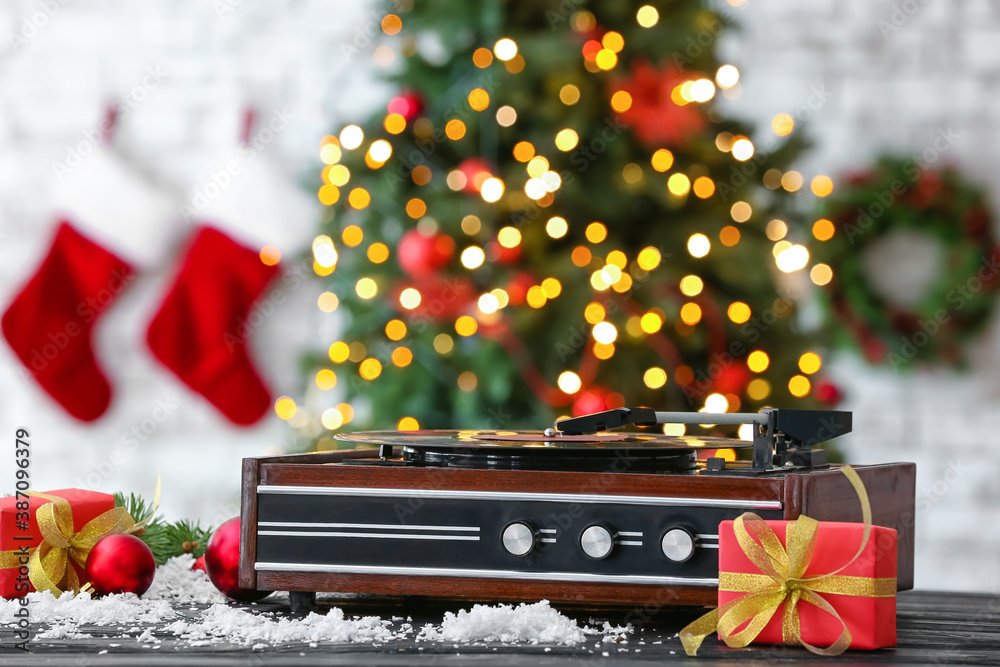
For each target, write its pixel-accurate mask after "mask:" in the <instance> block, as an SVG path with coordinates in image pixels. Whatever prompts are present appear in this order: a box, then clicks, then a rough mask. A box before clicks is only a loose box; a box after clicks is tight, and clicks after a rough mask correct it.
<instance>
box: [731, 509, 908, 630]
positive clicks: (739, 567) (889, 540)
mask: <svg viewBox="0 0 1000 667" xmlns="http://www.w3.org/2000/svg"><path fill="white" fill-rule="evenodd" d="M763 523H766V524H767V526H769V527H770V528H771V530H773V531H774V533H775V535H776V536H777V538H778V539H779V540H780V541H781V544H782V546H783V547H786V548H787V544H786V540H785V537H786V532H787V528H788V525H789V524H792V523H795V522H794V521H765V522H763ZM733 524H734V522H733V521H723V522H722V523H721V524H719V607H720V608H721V607H722V606H723V605H724V604H726V603H728V602H732V601H733V600H736V599H738V598H741V597H743V596H744V595H746V593H745V592H736V591H734V590H725V589H726V586H727V584H730V583H732V582H735V581H738V580H739V579H740V577H739V576H738V575H739V574H742V573H746V574H751V575H761V570H760V568H758V567H757V566H756V565H755V564H754V563H753V561H752V560H751V559H750V557H749V556H748V555H747V554H746V553H744V550H743V548H742V547H741V546H740V543H739V541H738V540H737V538H736V534H735V532H734V528H733ZM863 533H864V525H863V524H860V523H838V522H833V521H821V522H818V527H817V530H816V542H815V549H814V550H813V553H812V558H811V559H810V560H809V563H808V565H807V567H806V570H805V576H804V578H808V577H819V576H822V575H827V574H831V573H834V572H836V577H837V579H836V580H828V581H827V583H826V584H819V585H817V586H816V587H815V588H816V592H817V593H818V594H819V595H820V596H821V597H823V598H824V599H825V600H826V601H827V602H829V603H830V605H832V606H833V608H834V609H835V610H836V611H837V613H838V614H839V615H840V618H841V619H842V620H843V624H841V622H840V621H838V620H837V619H836V617H834V616H833V615H831V614H830V613H828V612H827V611H825V610H823V609H821V608H819V607H818V606H816V605H814V604H811V603H809V602H807V601H806V600H804V599H802V600H800V601H799V603H798V611H799V620H800V629H801V638H802V641H803V642H805V643H808V644H812V645H813V646H817V647H826V646H830V645H831V644H833V643H834V642H835V641H837V638H838V637H840V634H841V631H842V630H843V627H844V625H846V626H847V629H848V630H849V631H850V633H851V643H850V648H855V649H876V648H882V647H885V646H895V645H896V596H895V580H896V531H895V530H894V529H892V528H884V527H882V526H872V527H871V534H870V535H869V538H868V543H867V544H866V545H865V548H864V550H863V551H862V552H861V555H859V556H858V557H857V558H856V559H855V560H854V561H853V562H851V563H850V565H848V566H847V567H845V568H844V569H843V570H839V568H841V567H843V566H844V565H845V564H846V563H848V562H849V561H851V559H852V558H854V556H855V554H857V552H858V547H860V546H861V541H862V537H863ZM757 541H758V542H759V541H760V540H759V539H758V540H757ZM838 570H839V571H838ZM733 574H735V575H737V576H735V577H734V576H731V575H733ZM842 577H855V578H857V577H860V578H864V579H866V580H868V581H858V580H857V579H854V580H848V579H841V578H842ZM873 580H876V581H873ZM877 580H883V581H877ZM885 580H891V581H885ZM838 585H839V587H840V588H841V589H842V590H844V591H845V593H839V594H838V593H833V592H824V590H823V589H830V588H832V589H837V588H838ZM730 588H736V589H739V586H738V585H735V586H730ZM866 588H868V589H874V591H873V590H868V591H864V592H863V593H862V594H855V595H850V594H846V591H847V590H851V589H853V590H855V591H858V590H862V589H866ZM890 591H891V595H890V594H889V593H890ZM872 593H874V594H872ZM785 604H787V602H783V603H781V605H780V606H779V607H778V608H777V610H775V612H774V615H773V616H772V617H771V620H770V621H769V622H768V623H767V625H766V626H764V628H763V630H761V632H760V634H759V635H757V637H756V638H755V639H754V640H753V643H765V644H768V643H769V644H781V643H784V639H783V635H782V617H783V613H784V605H785Z"/></svg>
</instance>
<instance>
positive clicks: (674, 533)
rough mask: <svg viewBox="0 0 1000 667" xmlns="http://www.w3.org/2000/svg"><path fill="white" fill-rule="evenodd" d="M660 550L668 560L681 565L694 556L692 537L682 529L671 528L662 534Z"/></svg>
mask: <svg viewBox="0 0 1000 667" xmlns="http://www.w3.org/2000/svg"><path fill="white" fill-rule="evenodd" d="M660 549H661V550H662V551H663V555H664V556H666V557H667V558H669V559H670V560H672V561H674V562H675V563H682V562H684V561H686V560H687V559H688V558H690V557H691V556H692V555H693V554H694V536H693V535H691V533H689V532H688V531H686V530H684V529H683V528H671V529H670V530H668V531H667V532H666V533H664V534H663V539H661V540H660Z"/></svg>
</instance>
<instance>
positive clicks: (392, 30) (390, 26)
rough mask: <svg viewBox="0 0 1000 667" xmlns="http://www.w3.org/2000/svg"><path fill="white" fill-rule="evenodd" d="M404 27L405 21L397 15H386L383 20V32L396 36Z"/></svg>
mask: <svg viewBox="0 0 1000 667" xmlns="http://www.w3.org/2000/svg"><path fill="white" fill-rule="evenodd" d="M402 27H403V21H402V20H401V19H400V18H399V17H398V16H396V15H395V14H386V15H385V17H384V18H383V19H382V32H384V33H385V34H387V35H395V34H396V33H397V32H399V31H400V30H401V29H402Z"/></svg>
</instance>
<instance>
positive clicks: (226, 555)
mask: <svg viewBox="0 0 1000 667" xmlns="http://www.w3.org/2000/svg"><path fill="white" fill-rule="evenodd" d="M239 567H240V518H239V517H235V518H233V519H230V520H229V521H226V522H225V523H224V524H222V525H221V526H219V527H218V528H217V529H216V531H215V532H214V533H212V539H210V540H209V541H208V548H207V549H206V550H205V569H206V570H207V571H208V578H209V579H211V580H212V583H213V584H215V587H216V588H218V589H219V590H220V591H221V592H222V594H223V595H225V596H226V597H227V598H230V599H233V600H236V601H238V602H253V601H254V600H259V599H261V598H264V597H267V596H268V595H270V594H271V593H270V591H255V590H251V589H248V588H240V585H239V583H237V571H238V570H239Z"/></svg>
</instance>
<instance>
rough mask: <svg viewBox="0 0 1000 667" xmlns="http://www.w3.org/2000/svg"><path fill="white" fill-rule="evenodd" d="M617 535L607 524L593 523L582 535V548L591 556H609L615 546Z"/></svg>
mask: <svg viewBox="0 0 1000 667" xmlns="http://www.w3.org/2000/svg"><path fill="white" fill-rule="evenodd" d="M615 537H616V536H615V534H614V533H612V532H611V530H610V529H609V528H607V527H606V526H602V525H599V524H597V525H593V526H590V527H588V528H587V529H586V530H584V531H583V534H581V535H580V548H581V549H583V553H585V554H587V555H588V556H590V557H591V558H607V557H608V556H610V555H611V551H612V550H613V549H614V548H615Z"/></svg>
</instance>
